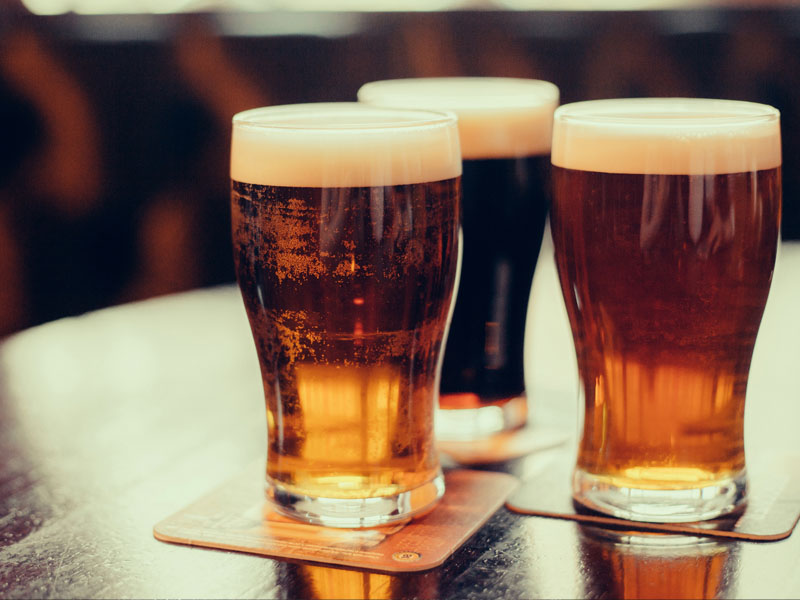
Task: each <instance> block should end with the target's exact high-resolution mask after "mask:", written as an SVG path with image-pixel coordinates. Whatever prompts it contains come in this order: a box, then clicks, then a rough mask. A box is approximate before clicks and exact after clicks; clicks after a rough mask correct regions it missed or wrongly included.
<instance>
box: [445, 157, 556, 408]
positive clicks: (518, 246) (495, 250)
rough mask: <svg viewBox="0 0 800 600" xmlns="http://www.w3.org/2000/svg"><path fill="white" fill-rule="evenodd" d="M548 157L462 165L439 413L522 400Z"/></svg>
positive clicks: (543, 218) (542, 219) (545, 208)
mask: <svg viewBox="0 0 800 600" xmlns="http://www.w3.org/2000/svg"><path fill="white" fill-rule="evenodd" d="M549 171H550V156H549V155H545V156H539V157H524V158H488V159H474V160H464V172H463V175H462V184H463V188H464V196H463V210H462V226H463V231H464V255H463V263H462V264H463V267H462V270H461V279H460V281H459V286H458V295H457V297H456V307H455V310H454V312H453V320H452V323H451V326H450V334H449V335H448V338H447V348H446V350H445V356H444V364H443V365H442V382H441V387H440V390H441V397H440V399H439V402H440V406H441V407H442V408H445V409H453V408H480V407H481V406H486V405H491V404H501V403H504V402H508V401H509V400H513V399H514V398H518V397H521V396H522V397H524V395H525V378H524V364H523V347H524V341H525V326H524V325H525V318H526V314H527V309H528V297H529V296H530V291H531V283H532V281H533V272H534V269H535V267H536V261H537V259H538V256H539V247H540V246H541V243H542V234H543V233H544V225H545V219H546V216H547V202H546V200H545V197H544V190H545V189H546V181H547V179H548V174H549Z"/></svg>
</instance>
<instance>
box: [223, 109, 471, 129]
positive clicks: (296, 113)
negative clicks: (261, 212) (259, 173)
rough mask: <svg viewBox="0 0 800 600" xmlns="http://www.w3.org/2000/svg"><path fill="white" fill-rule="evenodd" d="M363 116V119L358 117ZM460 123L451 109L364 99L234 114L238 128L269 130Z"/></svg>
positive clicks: (386, 127) (250, 110)
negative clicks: (396, 105) (387, 104)
mask: <svg viewBox="0 0 800 600" xmlns="http://www.w3.org/2000/svg"><path fill="white" fill-rule="evenodd" d="M347 115H353V116H354V117H356V118H353V119H351V120H347V119H346V118H345V119H343V117H347ZM370 115H374V118H372V119H370V118H369V116H370ZM326 116H327V117H329V118H332V119H338V121H336V122H327V123H326V122H325V120H324V119H325V117H326ZM359 116H360V117H361V118H360V119H359V118H357V117H359ZM365 117H367V118H365ZM304 119H305V121H304ZM457 123H458V117H457V116H456V115H455V113H453V112H451V111H445V110H427V109H422V108H420V109H417V108H387V107H380V106H372V105H369V104H364V103H361V102H307V103H301V104H278V105H274V106H262V107H258V108H251V109H249V110H245V111H241V112H239V113H236V114H235V115H233V118H232V124H233V127H234V129H238V128H247V129H252V130H255V131H265V132H266V131H275V132H279V131H282V132H289V131H293V132H294V131H296V132H313V133H316V134H325V133H336V134H341V133H345V132H354V133H355V132H359V133H373V132H377V133H385V132H386V131H394V130H404V131H408V130H411V131H421V130H426V129H434V128H437V127H442V126H454V127H455V126H456V125H457Z"/></svg>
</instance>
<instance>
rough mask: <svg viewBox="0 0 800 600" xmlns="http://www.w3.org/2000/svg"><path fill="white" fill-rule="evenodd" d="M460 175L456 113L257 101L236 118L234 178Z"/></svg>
mask: <svg viewBox="0 0 800 600" xmlns="http://www.w3.org/2000/svg"><path fill="white" fill-rule="evenodd" d="M459 175H461V154H460V148H459V143H458V129H457V127H456V118H455V115H453V114H447V113H434V112H429V111H420V110H388V109H382V108H378V107H371V106H366V105H363V104H359V103H356V102H341V103H319V104H296V105H286V106H273V107H267V108H257V109H253V110H249V111H245V112H243V113H239V114H237V115H236V116H234V118H233V139H232V143H231V179H234V180H236V181H240V182H243V183H253V184H260V185H274V186H297V187H368V186H383V185H400V184H410V183H424V182H428V181H441V180H444V179H451V178H453V177H457V176H459Z"/></svg>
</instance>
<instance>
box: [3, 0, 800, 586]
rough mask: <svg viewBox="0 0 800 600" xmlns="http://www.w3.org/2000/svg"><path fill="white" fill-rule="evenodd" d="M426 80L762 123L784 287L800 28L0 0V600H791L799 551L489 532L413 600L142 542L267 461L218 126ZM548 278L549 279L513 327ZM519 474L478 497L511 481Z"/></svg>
mask: <svg viewBox="0 0 800 600" xmlns="http://www.w3.org/2000/svg"><path fill="white" fill-rule="evenodd" d="M384 4H385V5H386V6H385V7H384V6H383V5H384ZM439 76H493V77H521V78H536V79H543V80H546V81H550V82H553V83H555V84H556V85H557V86H558V88H559V89H560V92H561V103H568V102H574V101H579V100H590V99H601V98H626V97H645V96H659V97H708V98H726V99H736V100H748V101H754V102H760V103H765V104H769V105H772V106H774V107H776V108H778V109H779V110H780V113H781V133H782V148H783V167H782V178H783V212H782V217H781V236H782V241H781V244H782V250H781V252H783V256H786V257H792V258H794V257H798V258H800V254H798V252H797V251H796V248H797V246H795V245H794V244H795V243H797V242H800V203H799V202H798V194H800V147H799V146H798V143H800V3H796V2H793V1H785V2H781V1H777V0H776V1H769V0H758V1H756V0H752V1H750V2H745V1H742V2H734V1H727V0H716V1H704V0H656V1H654V2H648V1H643V0H597V1H589V0H585V1H582V0H566V1H564V2H559V1H557V0H552V1H550V2H547V1H545V0H485V1H481V0H474V1H458V0H449V1H446V0H441V1H438V2H437V1H435V0H430V1H429V2H406V3H404V2H400V1H398V2H392V1H387V2H385V3H384V2H381V1H380V0H373V1H372V2H366V1H365V2H357V1H355V0H351V1H344V0H343V1H341V2H337V1H336V0H329V1H328V2H322V1H319V2H314V1H312V0H294V1H289V0H286V1H283V2H281V1H278V0H274V1H272V2H265V3H256V2H247V1H246V0H240V1H238V2H237V1H232V0H229V1H224V0H219V1H218V2H210V3H206V2H190V1H186V2H179V1H177V0H176V1H172V2H162V3H156V2H136V1H134V0H130V1H129V2H128V3H126V2H123V1H121V0H119V1H113V0H108V2H104V1H103V0H25V1H24V2H23V1H22V0H1V1H0V282H2V284H0V340H4V341H2V342H0V597H3V598H23V597H55V598H61V597H64V598H66V597H166V596H172V597H210V598H211V597H214V598H219V597H236V598H239V597H253V598H256V597H265V598H277V597H280V598H362V597H364V598H500V597H517V598H528V597H530V598H534V597H598V598H599V597H605V598H608V597H611V598H617V597H619V598H622V597H625V598H671V597H675V598H677V597H680V598H700V597H737V598H750V597H787V598H790V597H797V596H798V595H800V569H798V567H800V542H798V539H797V534H794V535H793V536H790V537H788V538H787V539H785V540H782V541H776V542H748V541H731V540H728V539H725V538H718V537H700V536H686V535H665V536H664V537H663V538H659V537H658V536H657V535H654V534H639V533H636V532H631V531H623V532H620V531H617V532H616V533H615V534H613V535H612V533H613V532H611V533H610V531H611V530H603V529H601V528H596V527H586V526H583V525H580V526H579V525H577V524H575V523H573V522H568V521H559V520H554V519H546V518H541V517H533V516H523V515H519V514H515V513H512V512H510V511H509V510H508V509H506V508H504V507H500V508H499V510H498V511H497V513H495V514H494V515H493V516H491V517H490V518H489V520H488V522H487V523H486V524H485V525H484V526H483V527H481V528H480V529H478V530H477V532H476V533H474V535H472V536H471V537H470V538H469V539H468V540H467V541H466V543H465V544H464V545H463V546H462V547H461V548H459V549H457V550H456V551H455V553H454V554H453V555H452V556H451V557H450V558H448V559H447V560H446V561H445V562H444V563H443V564H442V565H440V566H437V567H436V568H433V569H430V570H427V571H423V572H419V573H389V572H382V571H380V570H370V569H358V568H345V567H337V566H332V565H330V564H325V563H315V562H310V561H302V560H300V561H298V560H274V559H271V558H266V557H263V556H256V555H253V554H247V553H239V552H231V551H224V550H211V549H200V548H188V547H185V546H178V545H170V544H165V543H163V542H160V541H157V540H155V539H153V536H152V527H153V525H155V523H156V522H157V521H159V520H161V519H163V518H165V517H167V516H168V515H169V514H171V513H174V512H176V511H177V510H179V509H181V508H183V507H184V506H185V505H187V504H189V503H190V502H192V501H194V500H195V499H197V498H198V497H200V496H202V495H203V494H205V493H207V492H208V491H209V490H212V489H214V488H216V487H217V486H219V485H220V484H222V483H223V482H224V481H225V480H226V479H228V478H229V477H231V476H232V475H234V474H235V473H236V472H238V470H239V469H240V468H241V467H242V466H244V465H245V464H247V463H248V462H250V461H251V460H254V459H257V458H258V457H259V456H261V455H262V454H263V451H264V450H263V445H264V440H263V436H264V431H263V430H264V425H263V422H264V417H263V396H262V395H261V390H260V384H261V382H260V380H259V378H258V374H257V366H256V365H255V357H254V356H251V353H252V341H251V339H250V338H249V331H248V330H247V325H246V322H245V320H244V316H243V311H242V307H241V300H240V299H239V298H238V291H236V290H235V283H234V282H235V277H234V266H233V260H232V252H231V246H232V239H231V221H230V179H229V172H228V167H229V157H230V137H231V118H232V116H233V115H234V114H235V113H237V112H240V111H242V110H245V109H249V108H253V107H257V106H269V105H280V104H292V103H300V102H327V101H331V102H334V101H336V102H338V101H355V99H356V92H357V90H358V89H359V87H360V86H361V85H363V84H364V83H366V82H369V81H374V80H378V79H393V78H406V77H439ZM550 243H551V242H550ZM547 244H548V241H547V240H546V241H545V245H547ZM798 258H794V262H785V263H781V265H779V268H780V277H781V279H780V280H778V275H777V274H776V280H775V285H773V291H772V294H773V296H771V298H770V302H771V304H770V305H769V307H768V309H767V310H768V314H767V316H766V317H765V322H766V321H767V320H769V321H768V323H767V325H768V329H769V331H768V332H767V334H765V337H764V340H767V341H761V338H759V340H760V342H759V344H760V345H758V346H757V353H760V354H758V356H757V359H756V360H757V361H758V362H757V364H758V368H759V369H760V370H759V371H758V372H757V373H755V374H754V375H753V377H754V378H755V379H757V381H755V382H754V383H753V382H751V383H753V385H751V387H753V388H755V392H754V393H757V394H759V396H758V399H757V400H756V399H750V398H751V396H750V395H749V396H748V403H749V404H748V409H747V410H748V411H749V412H748V418H750V419H751V420H750V421H748V423H749V424H748V427H749V428H750V429H748V430H747V433H748V435H751V431H752V432H753V433H752V435H751V439H753V440H758V441H759V442H758V443H759V444H766V446H767V448H769V447H770V446H769V444H770V443H773V442H774V444H775V449H776V450H775V452H776V453H777V452H779V451H780V452H784V451H785V452H794V453H797V452H798V451H800V446H798V443H797V441H796V440H797V434H796V431H797V427H798V421H797V418H798V417H800V412H799V411H800V409H799V408H798V405H800V402H798V400H799V398H798V389H799V388H798V385H797V382H796V380H794V381H793V380H792V377H791V373H792V372H793V371H794V372H796V369H797V367H798V362H797V360H798V359H800V341H798V337H797V335H800V316H798V311H797V306H798V302H800V287H798V284H797V283H796V282H797V281H800V264H798V263H800V260H798ZM548 260H549V261H550V262H547V261H548ZM542 263H546V264H544V265H543V264H542ZM551 263H552V248H550V254H549V255H548V254H547V251H546V250H545V249H543V254H542V258H541V259H540V266H539V267H537V274H536V280H535V282H534V285H535V286H536V285H537V283H539V284H540V285H541V286H542V287H541V289H540V290H539V292H538V294H539V295H537V291H536V290H534V293H533V295H532V296H531V298H532V302H533V301H535V300H536V299H537V298H539V297H540V296H541V295H543V294H545V292H544V291H542V290H544V289H545V287H544V286H545V282H544V279H545V278H547V277H548V276H549V277H551V278H553V281H554V280H555V275H554V272H555V267H554V266H553V265H552V264H551ZM547 289H549V290H550V292H553V291H555V292H556V293H558V294H560V292H558V290H556V288H555V283H553V284H552V285H551V286H550V288H547ZM778 293H780V294H782V295H781V296H780V297H775V295H776V294H778ZM145 300H147V301H148V302H141V301H145ZM541 302H542V306H549V307H550V308H552V309H553V310H555V311H556V313H555V314H556V316H554V317H552V318H551V317H550V316H549V315H548V314H544V313H537V314H536V316H535V317H529V322H528V325H527V327H528V329H532V328H538V329H537V332H538V333H536V335H537V336H538V337H537V341H536V342H532V343H531V344H530V346H531V348H532V349H529V351H528V352H527V353H526V369H527V370H526V377H527V378H528V379H530V380H531V381H532V382H533V385H530V386H529V387H530V388H531V389H532V390H533V392H532V394H531V402H532V404H533V417H532V418H533V419H534V421H535V422H536V423H538V422H539V420H541V422H542V423H544V424H545V425H546V427H545V426H543V428H544V429H547V427H549V428H550V429H551V431H550V433H552V429H553V428H556V429H558V428H559V427H563V430H562V431H563V432H564V436H565V437H566V438H569V439H570V440H571V439H572V436H574V435H575V433H576V431H575V430H576V425H575V414H574V413H575V412H576V411H577V402H578V400H577V380H576V379H575V377H576V375H575V374H574V373H573V371H574V369H575V367H574V360H575V359H574V350H573V348H572V346H571V344H572V342H571V340H570V339H569V333H568V327H567V324H566V320H565V319H566V317H565V314H564V312H563V307H562V306H561V304H560V302H561V300H560V298H559V297H558V296H555V297H554V299H552V298H551V299H550V300H547V299H545V300H541ZM548 302H549V304H548ZM101 309H108V310H101ZM98 311H99V312H98ZM85 313H89V314H88V315H86V316H80V315H84V314H85ZM530 314H531V313H529V315H530ZM70 317H78V318H76V319H72V318H70ZM86 319H89V320H86ZM767 325H765V327H767ZM531 335H533V334H531ZM768 342H771V343H772V346H771V347H769V348H768V347H767V343H768ZM555 363H559V364H558V365H557V366H555V367H554V366H553V365H554V364H555ZM762 365H763V366H762ZM755 368H756V367H755V366H754V369H755ZM775 373H778V375H774V374H775ZM562 376H563V377H562ZM762 396H765V397H766V399H765V400H764V401H763V403H762V402H761V400H762V398H761V397H762ZM758 403H761V404H760V406H761V408H759V405H758ZM756 411H759V414H758V415H754V416H752V417H751V416H750V413H751V412H756ZM753 443H755V442H753ZM562 449H563V447H562ZM543 456H544V455H543ZM538 459H539V457H538V456H537V455H536V453H535V452H534V453H533V454H530V455H527V456H524V457H517V458H513V459H509V460H504V461H499V462H490V463H487V464H479V465H472V468H476V469H478V470H486V471H504V472H507V473H511V474H512V475H515V476H516V477H519V478H520V479H522V480H524V479H525V478H526V477H527V476H528V475H529V474H530V473H532V472H534V471H536V470H537V469H538V468H539V466H540V464H539V462H537V461H538ZM797 464H800V463H795V466H796V465H797ZM450 466H451V467H454V466H455V463H453V464H451V465H450Z"/></svg>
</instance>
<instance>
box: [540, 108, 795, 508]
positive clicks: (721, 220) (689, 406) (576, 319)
mask: <svg viewBox="0 0 800 600" xmlns="http://www.w3.org/2000/svg"><path fill="white" fill-rule="evenodd" d="M552 160H553V165H554V168H553V180H554V202H553V207H552V213H551V226H552V232H553V242H554V246H555V255H556V264H557V268H558V274H559V278H560V282H561V290H562V292H563V296H564V300H565V302H566V307H567V313H568V316H569V321H570V325H571V328H572V335H573V339H574V342H575V351H576V354H577V359H578V370H579V375H580V381H581V391H582V395H583V399H584V406H585V411H584V413H583V415H584V416H583V431H582V436H581V439H580V444H579V449H578V457H577V465H576V468H575V471H574V475H573V497H574V499H575V500H576V501H577V502H579V503H581V504H583V505H585V506H588V507H590V508H592V509H595V510H598V511H601V512H605V513H609V514H612V515H614V516H617V517H621V518H626V519H635V520H643V521H656V522H681V521H696V520H702V519H709V518H713V517H715V516H718V515H721V514H725V513H728V512H732V511H734V510H736V509H737V508H738V507H741V506H743V503H744V501H745V499H746V476H745V454H744V437H743V430H744V428H743V418H744V402H745V390H746V388H747V377H748V371H749V368H750V359H751V357H752V354H753V346H754V344H755V341H756V334H757V332H758V328H759V324H760V322H761V316H762V313H763V311H764V305H765V303H766V300H767V294H768V292H769V287H770V282H771V279H772V272H773V267H774V264H775V254H776V249H777V242H778V231H779V225H780V215H781V151H780V132H779V114H778V111H776V110H775V109H774V108H772V107H769V106H764V105H760V104H753V103H747V102H734V101H723V100H704V99H627V100H599V101H590V102H579V103H575V104H570V105H565V106H563V107H561V108H559V109H558V110H557V111H556V113H555V116H554V129H553V152H552Z"/></svg>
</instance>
